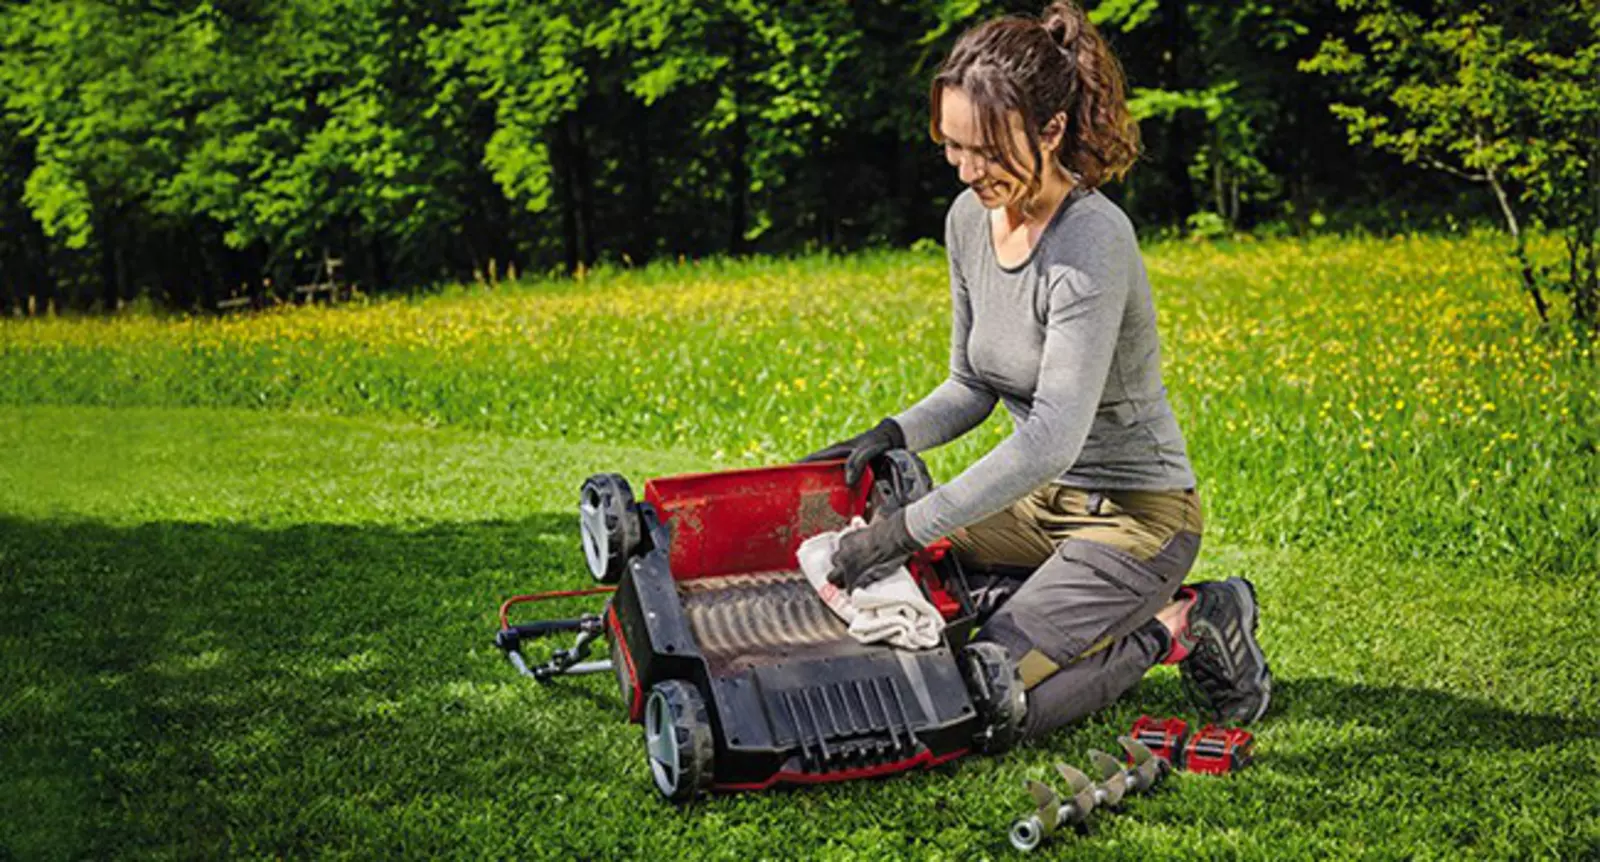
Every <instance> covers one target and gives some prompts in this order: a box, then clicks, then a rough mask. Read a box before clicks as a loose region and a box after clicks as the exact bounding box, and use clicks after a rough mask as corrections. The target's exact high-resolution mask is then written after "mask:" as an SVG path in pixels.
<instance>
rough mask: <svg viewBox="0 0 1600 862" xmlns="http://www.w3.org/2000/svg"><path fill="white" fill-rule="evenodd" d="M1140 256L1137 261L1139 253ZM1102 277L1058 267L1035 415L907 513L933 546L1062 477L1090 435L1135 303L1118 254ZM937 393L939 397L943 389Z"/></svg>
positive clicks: (918, 534) (920, 537) (909, 525)
mask: <svg viewBox="0 0 1600 862" xmlns="http://www.w3.org/2000/svg"><path fill="white" fill-rule="evenodd" d="M1133 253H1135V254H1137V250H1135V251H1134V252H1133ZM1097 257H1103V258H1107V260H1104V261H1096V263H1103V264H1104V266H1103V267H1101V268H1099V269H1100V271H1097V272H1094V273H1092V274H1091V273H1089V272H1086V271H1085V270H1084V269H1082V268H1077V267H1069V266H1056V267H1053V269H1054V270H1055V271H1054V272H1053V273H1052V278H1053V279H1054V280H1055V283H1054V284H1053V286H1052V289H1051V294H1050V311H1049V319H1048V321H1047V328H1046V331H1045V340H1044V350H1043V354H1042V356H1041V357H1040V361H1039V382H1038V384H1037V387H1036V389H1035V391H1034V395H1033V409H1032V411H1031V412H1030V413H1029V415H1028V418H1027V419H1026V420H1024V421H1023V422H1021V423H1020V424H1018V425H1017V427H1016V430H1015V431H1013V432H1012V434H1011V436H1010V437H1007V438H1006V439H1005V440H1004V441H1002V442H1001V443H1000V445H998V446H996V447H995V448H994V449H993V450H991V451H990V452H989V453H988V454H987V455H985V456H983V457H982V458H980V459H979V460H978V461H977V462H975V463H974V464H972V466H970V467H968V468H967V469H966V470H965V471H963V472H962V473H961V475H959V476H957V477H956V478H955V479H953V480H952V481H951V482H950V483H949V484H947V485H942V486H940V487H939V488H937V489H935V490H934V491H933V493H931V494H929V495H928V496H926V497H924V498H922V499H921V500H918V501H917V502H916V503H914V504H912V505H911V506H910V507H909V508H908V509H907V510H906V529H907V530H908V531H909V532H910V533H911V536H912V537H913V538H915V539H916V540H917V541H918V542H921V543H923V544H927V543H928V542H932V541H934V540H936V539H938V538H940V537H942V536H945V535H948V534H949V533H950V532H951V531H953V530H955V529H956V528H958V527H964V526H966V525H968V524H971V523H974V522H976V521H978V520H981V519H983V518H985V517H987V516H989V515H991V514H993V513H995V512H998V511H999V510H1001V509H1003V508H1005V507H1006V506H1009V505H1011V504H1012V503H1013V502H1015V501H1017V500H1019V499H1021V498H1022V497H1023V496H1024V495H1025V494H1027V493H1028V492H1030V491H1033V490H1034V489H1036V488H1038V487H1039V486H1041V485H1043V484H1045V483H1046V482H1049V481H1051V480H1052V479H1055V478H1057V477H1058V476H1060V475H1061V474H1062V473H1063V472H1065V471H1066V470H1067V468H1068V467H1071V466H1072V464H1073V463H1074V462H1075V461H1077V459H1078V455H1079V453H1080V452H1081V451H1082V450H1083V444H1084V441H1085V440H1086V439H1087V438H1088V436H1089V428H1090V426H1091V424H1092V423H1093V421H1094V416H1095V410H1096V409H1097V407H1098V406H1099V402H1100V395H1101V392H1102V391H1103V390H1104V389H1105V382H1106V375H1107V374H1108V373H1109V371H1110V368H1111V358H1112V355H1113V353H1114V352H1115V351H1116V344H1117V333H1118V330H1119V329H1120V326H1121V322H1122V313H1123V307H1124V306H1125V305H1126V303H1127V297H1128V277H1127V272H1126V271H1125V270H1126V266H1125V265H1122V266H1119V265H1118V263H1117V261H1116V260H1115V259H1114V258H1117V257H1119V256H1118V255H1115V254H1111V255H1097ZM936 391H937V390H936Z"/></svg>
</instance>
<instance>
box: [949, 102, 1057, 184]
mask: <svg viewBox="0 0 1600 862" xmlns="http://www.w3.org/2000/svg"><path fill="white" fill-rule="evenodd" d="M1006 123H1007V127H1008V130H1009V131H1010V133H1011V152H1013V153H1020V154H1023V155H1022V157H1023V159H1026V158H1027V155H1026V154H1027V152H1028V135H1027V132H1025V131H1024V130H1023V127H1022V114H1021V113H1020V112H1018V111H1008V112H1007V113H1006ZM939 136H940V137H942V138H944V157H945V160H946V161H948V162H949V163H950V165H951V167H954V168H955V169H956V173H957V175H958V176H960V177H961V181H962V182H963V183H966V184H967V186H969V187H970V188H971V189H972V190H973V192H974V193H976V194H977V196H978V201H979V202H980V203H982V204H983V205H984V207H985V208H987V209H995V208H997V207H1001V206H1007V205H1015V204H1018V203H1021V202H1022V201H1023V200H1024V199H1025V198H1026V197H1027V195H1028V181H1029V180H1030V179H1032V175H1031V174H1029V173H1027V166H1026V165H1019V166H1018V167H1019V169H1020V170H1022V171H1024V173H1023V174H1021V175H1018V174H1015V173H1012V172H1011V171H1008V170H1006V168H1005V166H1004V164H1003V163H1002V161H1001V159H1000V156H999V152H998V150H999V147H998V145H997V144H996V143H995V142H992V141H987V140H984V136H983V127H982V125H981V124H980V123H979V120H978V113H977V111H976V110H975V108H974V106H973V104H972V100H971V99H970V98H968V97H967V94H966V92H965V91H964V90H961V89H959V88H957V87H945V88H944V89H943V91H941V92H940V94H939ZM1059 138H1060V136H1059V133H1058V134H1056V135H1055V136H1053V137H1052V136H1051V135H1048V134H1047V135H1043V136H1041V140H1040V141H1039V150H1040V155H1041V156H1042V157H1043V158H1042V161H1043V163H1044V164H1046V165H1048V164H1050V163H1051V160H1052V158H1053V156H1054V153H1055V148H1056V146H1057V145H1058V142H1059Z"/></svg>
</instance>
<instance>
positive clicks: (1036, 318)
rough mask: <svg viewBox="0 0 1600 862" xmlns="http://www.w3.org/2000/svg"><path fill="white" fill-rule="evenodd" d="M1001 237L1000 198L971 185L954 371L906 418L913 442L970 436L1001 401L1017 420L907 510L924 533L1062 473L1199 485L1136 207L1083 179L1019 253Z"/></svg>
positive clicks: (919, 536)
mask: <svg viewBox="0 0 1600 862" xmlns="http://www.w3.org/2000/svg"><path fill="white" fill-rule="evenodd" d="M991 237H992V234H991V229H990V222H989V211H988V210H986V209H984V208H983V206H982V205H981V204H980V203H979V202H978V199H977V196H976V195H974V194H973V193H972V192H971V191H966V192H963V193H962V194H961V195H960V196H959V197H957V198H956V200H955V203H953V204H952V205H951V206H950V212H949V215H948V216H947V218H946V220H945V247H946V250H947V251H948V254H949V257H950V298H951V326H950V336H951V337H950V376H949V377H948V378H947V379H946V380H945V381H944V382H943V383H941V384H939V386H938V387H937V388H935V389H934V390H933V391H932V392H930V393H929V394H928V395H927V396H926V397H924V398H923V399H922V400H921V401H919V402H917V403H916V404H914V405H912V406H911V407H909V408H907V409H906V410H905V411H904V412H902V413H900V415H898V416H896V417H895V421H896V422H898V423H900V427H901V428H902V429H903V430H904V431H905V435H906V445H907V446H908V447H909V448H910V449H912V450H913V451H923V450H926V449H932V448H934V447H936V446H940V445H943V444H945V443H948V442H949V441H951V440H954V439H955V438H957V437H960V436H961V435H962V434H965V433H966V432H967V431H970V430H971V429H973V428H974V427H976V426H977V425H978V424H980V423H981V422H983V420H984V419H985V418H987V417H988V415H989V414H990V413H991V412H992V411H993V410H994V406H995V403H996V402H997V401H1004V402H1005V405H1006V407H1007V409H1009V410H1010V411H1011V417H1012V420H1013V422H1014V423H1015V425H1014V429H1013V431H1012V433H1011V436H1010V437H1007V438H1006V439H1005V440H1004V441H1002V442H1001V443H1000V445H998V446H996V447H995V448H994V449H993V450H991V451H990V452H989V453H988V454H987V455H984V456H983V457H982V458H980V459H979V460H978V461H976V462H975V463H973V464H972V465H971V466H970V467H968V468H967V469H966V470H965V471H964V472H962V473H961V475H959V476H957V477H956V478H955V479H953V480H952V481H951V482H950V483H948V484H946V485H941V486H940V487H938V488H936V489H935V490H934V491H933V493H931V494H929V495H928V496H926V497H924V498H923V499H921V500H918V501H917V502H916V503H914V504H913V505H912V506H911V507H910V508H909V509H907V510H906V527H907V529H908V530H909V531H910V533H911V535H912V537H913V538H915V539H916V540H917V541H919V542H922V543H924V544H926V543H928V542H931V541H933V540H935V539H937V538H939V537H941V536H944V535H947V534H949V533H950V532H951V531H953V530H955V529H956V528H958V527H963V526H966V525H968V524H971V523H974V522H976V521H979V520H981V519H983V518H985V517H987V516H989V515H991V514H993V513H995V512H998V511H999V510H1001V509H1003V508H1005V507H1006V506H1009V505H1011V504H1012V503H1014V502H1016V501H1017V500H1019V499H1021V498H1022V497H1023V496H1024V495H1026V494H1027V493H1028V492H1030V491H1033V490H1034V489H1036V488H1038V487H1040V486H1041V485H1044V484H1045V483H1047V482H1050V481H1052V480H1054V481H1057V482H1060V483H1062V484H1065V485H1070V486H1073V487H1079V488H1093V489H1104V490H1112V489H1116V490H1168V489H1178V488H1192V487H1194V484H1195V479H1194V472H1193V470H1192V469H1191V468H1190V466H1189V457H1188V455H1187V453H1186V452H1185V449H1184V443H1183V434H1182V433H1181V432H1180V431H1179V430H1178V422H1177V420H1176V419H1175V418H1174V417H1173V415H1172V407H1171V405H1170V404H1168V403H1167V396H1166V387H1164V386H1163V385H1162V383H1161V350H1160V345H1159V343H1158V341H1157V337H1156V315H1155V306H1154V304H1153V303H1152V301H1151V297H1150V280H1149V278H1148V277H1147V276H1146V275H1145V270H1144V261H1143V259H1142V258H1141V257H1140V255H1139V244H1138V239H1137V238H1136V237H1135V235H1134V232H1133V225H1132V224H1131V223H1130V222H1129V221H1128V217H1127V215H1126V214H1124V213H1123V212H1122V209H1121V208H1120V207H1118V206H1117V205H1116V204H1114V203H1112V202H1111V201H1110V200H1109V199H1107V198H1106V197H1105V196H1104V195H1102V194H1100V193H1099V192H1095V191H1087V192H1086V191H1084V190H1082V189H1081V188H1080V189H1075V190H1074V191H1073V192H1072V194H1071V195H1070V196H1069V197H1068V199H1067V201H1065V202H1064V203H1063V204H1062V206H1061V207H1060V208H1059V209H1057V211H1056V214H1055V216H1054V217H1053V218H1052V219H1051V221H1050V224H1049V225H1048V226H1046V227H1045V229H1044V232H1043V233H1042V234H1041V235H1040V237H1039V240H1038V242H1037V243H1036V244H1035V246H1034V248H1033V251H1032V252H1031V253H1030V254H1029V255H1028V257H1027V259H1026V260H1024V261H1023V262H1022V263H1021V264H1019V265H1018V266H1015V267H1011V268H1007V267H1002V266H1001V265H1000V263H999V260H998V259H997V258H996V257H995V253H994V242H993V239H992V238H991Z"/></svg>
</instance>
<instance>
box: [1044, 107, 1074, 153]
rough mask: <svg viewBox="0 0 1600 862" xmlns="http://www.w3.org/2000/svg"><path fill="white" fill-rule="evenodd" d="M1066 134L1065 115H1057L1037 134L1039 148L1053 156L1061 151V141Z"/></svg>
mask: <svg viewBox="0 0 1600 862" xmlns="http://www.w3.org/2000/svg"><path fill="white" fill-rule="evenodd" d="M1066 133H1067V115H1066V114H1065V113H1057V114H1056V115H1055V116H1054V117H1051V118H1050V121H1049V122H1047V123H1045V124H1044V128H1043V129H1042V130H1040V132H1039V148H1040V149H1042V150H1044V151H1045V152H1048V153H1052V154H1054V153H1055V152H1056V151H1057V150H1059V149H1061V139H1062V137H1063V136H1064V135H1066Z"/></svg>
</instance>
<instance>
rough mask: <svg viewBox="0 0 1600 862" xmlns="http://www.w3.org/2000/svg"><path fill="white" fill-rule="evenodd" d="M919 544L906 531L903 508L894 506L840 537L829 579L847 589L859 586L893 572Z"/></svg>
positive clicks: (847, 590) (903, 563) (835, 584)
mask: <svg viewBox="0 0 1600 862" xmlns="http://www.w3.org/2000/svg"><path fill="white" fill-rule="evenodd" d="M920 547H921V545H919V544H918V543H917V540H916V539H913V538H911V533H910V532H909V531H907V530H906V510H905V509H903V508H902V509H896V510H894V511H893V512H890V513H889V514H887V515H885V516H883V517H881V518H878V519H876V520H874V521H873V522H872V523H870V524H868V525H867V526H865V527H863V528H861V529H859V530H851V531H850V532H848V533H845V534H844V535H843V536H840V537H839V550H837V551H835V552H834V554H833V571H831V572H829V573H828V581H829V582H831V583H832V584H833V585H834V586H837V587H841V588H843V589H844V590H845V591H846V592H849V591H851V590H856V589H859V588H861V587H864V586H866V585H867V584H870V583H873V582H874V581H879V580H882V579H884V578H886V577H888V576H890V575H892V574H894V571H895V569H898V568H900V567H901V566H903V565H905V562H906V560H907V559H909V558H910V557H911V555H912V554H913V553H915V552H916V551H917V550H918V549H919V548H920Z"/></svg>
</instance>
